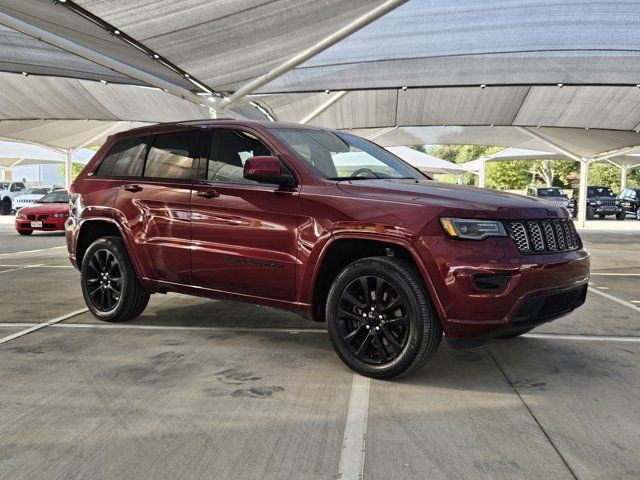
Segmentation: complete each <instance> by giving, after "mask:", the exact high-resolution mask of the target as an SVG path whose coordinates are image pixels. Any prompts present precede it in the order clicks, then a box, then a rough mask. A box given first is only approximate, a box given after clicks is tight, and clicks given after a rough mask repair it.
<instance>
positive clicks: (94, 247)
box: [80, 238, 135, 321]
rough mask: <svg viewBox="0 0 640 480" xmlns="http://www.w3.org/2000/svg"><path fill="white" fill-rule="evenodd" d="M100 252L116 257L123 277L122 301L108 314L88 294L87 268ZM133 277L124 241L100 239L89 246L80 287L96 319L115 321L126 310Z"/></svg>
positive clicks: (83, 263) (84, 260)
mask: <svg viewBox="0 0 640 480" xmlns="http://www.w3.org/2000/svg"><path fill="white" fill-rule="evenodd" d="M98 250H107V251H109V252H111V253H112V254H113V255H114V256H115V257H116V260H117V261H118V263H119V264H120V273H121V275H122V290H121V293H120V299H119V300H118V303H117V304H116V306H115V307H114V308H113V309H111V310H109V311H107V312H105V311H102V310H99V309H98V308H96V307H95V306H94V305H93V302H92V301H91V299H90V298H89V293H88V292H87V285H86V275H87V268H88V265H89V261H90V260H91V257H93V254H94V253H95V252H96V251H98ZM132 275H135V272H134V271H133V267H132V265H131V261H130V260H129V256H128V254H127V251H126V248H125V246H124V245H123V243H122V241H120V240H117V239H114V238H100V239H98V240H96V241H95V242H93V243H92V244H91V246H89V248H88V249H87V251H86V252H85V254H84V257H83V258H82V267H81V269H80V285H81V286H82V295H83V297H84V300H85V303H86V304H87V307H88V308H89V310H91V313H92V314H93V315H94V316H95V317H96V318H99V319H100V320H104V321H113V320H114V319H116V318H118V316H119V314H120V312H121V311H122V310H123V309H124V308H125V306H126V304H127V302H128V301H129V298H128V296H129V295H128V291H129V289H130V284H131V283H132V282H133V281H134V280H135V278H132Z"/></svg>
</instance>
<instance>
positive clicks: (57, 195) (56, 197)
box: [38, 190, 69, 203]
mask: <svg viewBox="0 0 640 480" xmlns="http://www.w3.org/2000/svg"><path fill="white" fill-rule="evenodd" d="M38 203H69V194H68V193H67V191H66V190H59V191H56V192H51V193H49V194H47V195H45V196H44V197H42V198H41V199H40V200H38Z"/></svg>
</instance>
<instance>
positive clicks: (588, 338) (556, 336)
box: [522, 333, 640, 343]
mask: <svg viewBox="0 0 640 480" xmlns="http://www.w3.org/2000/svg"><path fill="white" fill-rule="evenodd" d="M522 337H526V338H541V339H545V340H576V341H579V342H629V343H640V337H634V336H629V337H621V336H613V335H571V334H567V335H565V334H562V333H526V334H524V335H522Z"/></svg>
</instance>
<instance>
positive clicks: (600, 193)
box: [587, 187, 615, 197]
mask: <svg viewBox="0 0 640 480" xmlns="http://www.w3.org/2000/svg"><path fill="white" fill-rule="evenodd" d="M587 197H615V194H614V193H613V190H611V189H610V188H609V187H587Z"/></svg>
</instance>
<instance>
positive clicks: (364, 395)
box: [338, 373, 370, 480]
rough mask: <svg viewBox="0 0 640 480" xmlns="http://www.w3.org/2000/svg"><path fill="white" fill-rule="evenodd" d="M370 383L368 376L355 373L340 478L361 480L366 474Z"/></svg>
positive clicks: (341, 454) (339, 468) (345, 427)
mask: <svg viewBox="0 0 640 480" xmlns="http://www.w3.org/2000/svg"><path fill="white" fill-rule="evenodd" d="M369 385H370V380H369V378H368V377H363V376H361V375H358V374H356V373H354V375H353V382H352V384H351V396H350V397H349V409H348V410H347V421H346V422H345V426H344V437H343V440H342V452H341V453H340V464H339V467H338V478H340V479H341V480H359V479H361V478H362V477H363V474H364V458H365V437H366V435H367V419H368V416H369Z"/></svg>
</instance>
